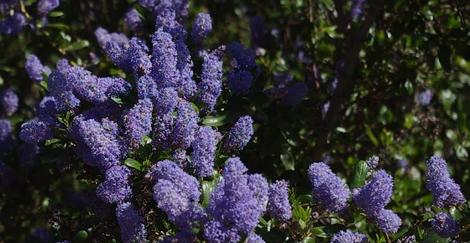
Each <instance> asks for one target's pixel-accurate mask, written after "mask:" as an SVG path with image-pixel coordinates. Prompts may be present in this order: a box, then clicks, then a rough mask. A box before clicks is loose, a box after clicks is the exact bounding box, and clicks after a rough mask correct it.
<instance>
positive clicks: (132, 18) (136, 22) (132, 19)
mask: <svg viewBox="0 0 470 243" xmlns="http://www.w3.org/2000/svg"><path fill="white" fill-rule="evenodd" d="M124 21H125V22H126V25H127V27H128V28H129V29H131V30H137V29H139V28H140V27H141V25H142V19H141V18H140V14H139V12H137V10H136V9H135V8H131V9H129V10H128V11H127V12H126V16H125V17H124Z"/></svg>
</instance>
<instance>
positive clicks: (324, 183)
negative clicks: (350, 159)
mask: <svg viewBox="0 0 470 243" xmlns="http://www.w3.org/2000/svg"><path fill="white" fill-rule="evenodd" d="M308 177H309V179H310V183H311V184H312V187H313V196H314V198H315V201H316V202H318V204H319V205H320V206H321V207H322V208H325V209H327V210H330V211H332V212H341V211H343V210H344V209H346V207H347V206H348V199H349V197H350V192H349V189H348V187H347V186H346V184H345V183H344V182H343V181H342V180H341V179H340V178H339V177H337V176H336V175H335V174H334V173H333V172H332V171H331V169H330V167H329V166H328V165H326V164H325V163H323V162H319V163H313V164H311V165H310V167H309V169H308Z"/></svg>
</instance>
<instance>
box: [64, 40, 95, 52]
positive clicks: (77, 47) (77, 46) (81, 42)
mask: <svg viewBox="0 0 470 243" xmlns="http://www.w3.org/2000/svg"><path fill="white" fill-rule="evenodd" d="M88 46H90V42H88V41H87V40H78V41H76V42H74V43H72V44H71V45H69V46H67V47H65V48H64V50H65V51H76V50H80V49H83V48H85V47H88Z"/></svg>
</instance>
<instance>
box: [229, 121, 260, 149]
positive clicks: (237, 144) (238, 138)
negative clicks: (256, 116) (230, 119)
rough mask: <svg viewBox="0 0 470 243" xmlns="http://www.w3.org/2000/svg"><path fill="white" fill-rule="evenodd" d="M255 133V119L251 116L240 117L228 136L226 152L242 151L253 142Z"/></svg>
mask: <svg viewBox="0 0 470 243" xmlns="http://www.w3.org/2000/svg"><path fill="white" fill-rule="evenodd" d="M253 133H254V131H253V119H252V118H251V117H250V116H242V117H240V118H239V119H238V121H237V122H236V123H235V125H233V127H232V128H231V129H230V131H229V132H228V134H227V135H226V138H225V141H224V144H223V147H224V150H225V151H227V152H238V151H240V150H242V149H243V148H244V147H245V146H246V145H247V144H248V142H249V141H250V140H251V137H252V136H253Z"/></svg>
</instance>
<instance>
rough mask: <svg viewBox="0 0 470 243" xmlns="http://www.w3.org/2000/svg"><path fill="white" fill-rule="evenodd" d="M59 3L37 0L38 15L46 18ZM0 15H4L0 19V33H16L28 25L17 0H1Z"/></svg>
mask: <svg viewBox="0 0 470 243" xmlns="http://www.w3.org/2000/svg"><path fill="white" fill-rule="evenodd" d="M59 4H60V1H59V0H39V1H38V3H37V14H38V17H41V18H43V19H44V20H46V19H45V16H46V15H47V14H48V13H49V12H51V11H52V10H54V9H56V8H57V7H59ZM0 15H3V16H4V18H3V19H0V34H1V33H4V34H7V35H14V34H18V33H19V32H21V31H22V30H23V28H24V27H25V26H27V25H28V19H27V18H26V16H25V15H24V13H23V11H22V9H21V5H20V1H18V0H8V1H2V2H1V3H0ZM44 22H46V21H44Z"/></svg>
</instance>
